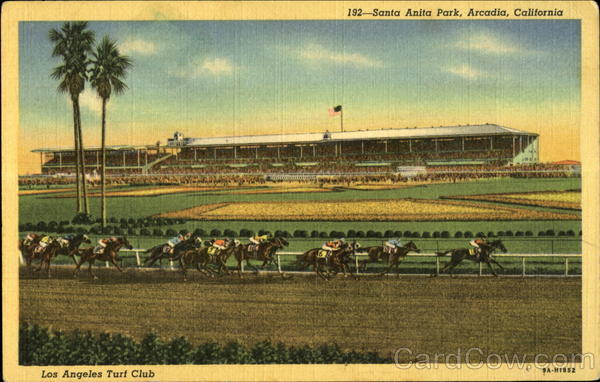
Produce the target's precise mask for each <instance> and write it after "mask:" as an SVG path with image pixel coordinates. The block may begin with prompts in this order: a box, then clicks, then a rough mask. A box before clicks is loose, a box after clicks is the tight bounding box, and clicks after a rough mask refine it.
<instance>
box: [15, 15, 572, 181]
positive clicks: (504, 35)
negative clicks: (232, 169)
mask: <svg viewBox="0 0 600 382" xmlns="http://www.w3.org/2000/svg"><path fill="white" fill-rule="evenodd" d="M61 25H62V23H60V22H52V23H49V22H22V23H20V25H19V102H20V105H19V110H20V115H19V129H20V130H19V132H20V138H19V139H20V140H19V173H20V174H25V173H38V172H39V171H40V168H39V166H40V159H39V154H31V153H30V150H32V149H35V148H43V147H72V145H73V122H72V121H73V115H72V106H71V104H70V101H69V99H68V97H67V95H65V94H60V93H58V92H57V90H56V89H57V85H58V82H57V81H56V80H53V79H51V78H50V72H51V71H52V69H53V68H54V67H55V66H57V65H59V63H60V61H59V59H58V58H53V57H51V51H52V44H51V42H50V41H49V39H48V31H49V30H50V29H52V28H60V26H61ZM89 29H91V30H93V31H95V33H96V40H97V41H100V39H101V38H102V37H103V36H105V35H108V36H109V37H111V38H112V39H114V40H116V41H117V44H118V46H119V49H120V51H121V52H122V53H123V54H126V55H128V56H129V57H130V58H131V59H132V60H133V67H132V68H131V69H130V71H129V73H128V76H127V77H126V79H125V82H126V84H127V85H128V90H127V91H126V92H125V93H124V94H123V95H120V96H113V97H111V99H110V101H109V102H108V105H107V144H109V145H111V144H155V143H156V142H157V141H161V142H162V143H165V142H166V139H167V138H169V137H171V136H172V134H173V133H174V132H175V131H181V132H183V133H184V135H185V136H189V137H208V136H223V135H246V134H268V133H295V132H318V131H325V130H330V131H333V130H337V129H339V117H331V116H329V113H328V109H329V108H330V107H332V106H335V105H343V109H344V129H345V130H346V131H348V130H359V129H380V128H403V127H415V126H416V127H428V126H443V125H464V124H480V123H495V124H499V125H503V126H507V127H512V128H516V129H520V130H525V131H528V132H533V133H538V134H540V137H541V138H540V142H541V143H540V144H541V147H540V151H541V153H540V154H541V158H540V159H541V160H542V161H555V160H562V159H575V160H579V156H580V153H579V145H580V140H579V128H580V126H579V125H580V85H581V84H580V82H581V80H580V78H581V71H580V67H581V59H580V46H581V44H580V24H579V21H578V20H470V21H454V20H431V21H430V20H377V21H367V20H365V21H356V20H337V21H335V20H319V21H179V22H173V21H136V22H90V23H89ZM80 104H81V111H82V128H83V134H84V135H83V138H84V145H85V146H96V145H99V143H100V124H101V102H100V99H99V98H97V97H96V95H95V93H94V91H93V89H91V87H90V86H89V84H86V90H85V91H84V93H82V95H81V97H80Z"/></svg>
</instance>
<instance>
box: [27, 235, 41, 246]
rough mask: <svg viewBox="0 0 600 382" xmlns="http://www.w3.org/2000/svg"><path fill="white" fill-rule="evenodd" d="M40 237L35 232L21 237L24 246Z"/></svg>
mask: <svg viewBox="0 0 600 382" xmlns="http://www.w3.org/2000/svg"><path fill="white" fill-rule="evenodd" d="M40 238H41V236H40V235H38V234H37V233H30V234H28V235H27V236H25V239H23V245H24V246H28V245H31V244H33V243H35V242H36V241H39V240H40Z"/></svg>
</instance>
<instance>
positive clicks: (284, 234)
mask: <svg viewBox="0 0 600 382" xmlns="http://www.w3.org/2000/svg"><path fill="white" fill-rule="evenodd" d="M340 235H341V236H344V234H343V233H341V232H340ZM282 236H283V237H285V238H286V239H288V238H290V237H292V235H291V234H290V233H289V232H288V231H283V232H282Z"/></svg>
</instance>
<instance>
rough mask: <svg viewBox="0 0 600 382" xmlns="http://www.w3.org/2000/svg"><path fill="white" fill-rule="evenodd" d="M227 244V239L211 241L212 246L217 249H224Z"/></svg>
mask: <svg viewBox="0 0 600 382" xmlns="http://www.w3.org/2000/svg"><path fill="white" fill-rule="evenodd" d="M228 244H229V239H227V238H225V239H218V240H217V239H213V240H212V246H213V247H215V248H217V249H221V250H223V249H225V248H226V247H227V245H228Z"/></svg>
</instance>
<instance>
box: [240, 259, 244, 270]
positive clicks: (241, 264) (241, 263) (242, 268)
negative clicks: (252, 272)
mask: <svg viewBox="0 0 600 382" xmlns="http://www.w3.org/2000/svg"><path fill="white" fill-rule="evenodd" d="M240 271H242V273H244V260H243V259H242V261H241V262H240Z"/></svg>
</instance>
